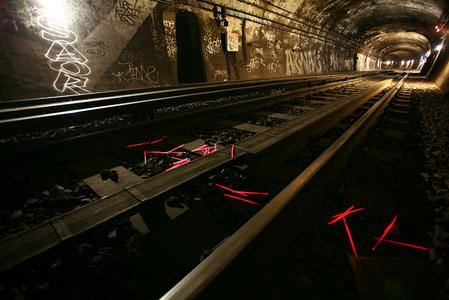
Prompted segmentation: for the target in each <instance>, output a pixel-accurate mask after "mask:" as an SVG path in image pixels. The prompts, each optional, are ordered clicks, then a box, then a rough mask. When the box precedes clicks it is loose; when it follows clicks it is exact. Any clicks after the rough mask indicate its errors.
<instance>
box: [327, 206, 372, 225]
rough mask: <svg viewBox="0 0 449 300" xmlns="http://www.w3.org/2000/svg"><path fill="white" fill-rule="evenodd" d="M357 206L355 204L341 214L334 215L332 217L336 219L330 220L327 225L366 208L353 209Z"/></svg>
mask: <svg viewBox="0 0 449 300" xmlns="http://www.w3.org/2000/svg"><path fill="white" fill-rule="evenodd" d="M354 207H355V205H353V206H351V207H350V208H348V209H347V210H346V211H344V212H342V213H341V214H336V215H334V216H332V217H331V218H332V219H334V220H332V221H330V222H329V223H327V225H332V224H334V223H337V222H338V221H340V220H342V219H344V218H346V217H347V216H349V215H350V214H353V213H355V212H358V211H361V210H364V208H357V209H354V210H352V209H353V208H354Z"/></svg>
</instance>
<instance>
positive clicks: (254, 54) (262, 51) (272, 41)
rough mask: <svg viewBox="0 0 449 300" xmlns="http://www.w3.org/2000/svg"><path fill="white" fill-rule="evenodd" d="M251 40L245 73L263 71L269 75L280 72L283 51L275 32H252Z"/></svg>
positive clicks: (261, 30)
mask: <svg viewBox="0 0 449 300" xmlns="http://www.w3.org/2000/svg"><path fill="white" fill-rule="evenodd" d="M252 40H253V42H252V43H251V44H252V45H251V50H250V54H249V60H248V64H247V65H246V71H247V72H248V73H252V72H256V71H259V72H260V71H262V72H264V71H265V72H268V73H271V74H272V73H278V72H280V71H281V60H282V55H283V51H282V42H281V41H280V40H279V39H278V38H277V33H276V31H274V30H269V29H267V28H259V29H257V30H256V31H255V32H254V35H253V37H252Z"/></svg>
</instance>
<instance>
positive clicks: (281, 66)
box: [0, 0, 379, 99]
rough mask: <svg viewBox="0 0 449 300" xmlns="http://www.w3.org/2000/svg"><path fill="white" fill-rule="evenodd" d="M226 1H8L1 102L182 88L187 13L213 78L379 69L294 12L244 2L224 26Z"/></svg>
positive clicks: (0, 35)
mask: <svg viewBox="0 0 449 300" xmlns="http://www.w3.org/2000/svg"><path fill="white" fill-rule="evenodd" d="M226 2H228V1H219V0H216V1H215V2H210V1H191V2H188V1H186V3H185V4H167V3H166V2H164V3H163V2H157V1H146V0H132V1H131V0H128V1H127V0H108V1H92V0H83V1H74V0H61V1H56V2H55V1H46V0H33V1H31V0H30V1H29V0H20V1H13V0H9V1H1V2H0V17H1V23H0V39H1V40H2V41H3V45H2V47H1V49H0V98H1V99H18V98H35V97H47V96H54V95H67V94H82V93H90V92H100V91H109V90H121V89H136V88H149V87H158V86H168V85H177V84H178V70H179V65H178V60H177V58H178V54H179V53H178V49H177V32H176V28H177V24H176V19H177V18H176V15H177V12H178V11H180V10H182V11H188V12H191V13H193V14H194V15H195V16H196V17H197V20H198V22H199V28H200V34H199V36H200V44H201V45H196V47H199V49H200V51H201V53H202V56H203V57H202V59H203V61H204V73H205V78H206V80H207V81H226V80H245V79H257V78H271V77H283V76H295V75H300V74H311V73H325V72H334V71H346V70H353V69H355V68H356V69H357V70H360V71H364V70H374V69H376V68H377V67H378V66H379V62H378V57H377V56H376V55H374V54H373V53H371V52H369V51H366V52H364V51H363V50H359V49H360V47H358V46H357V45H352V44H351V41H350V40H345V39H344V38H343V37H342V36H336V35H335V34H333V33H332V32H330V31H327V30H324V29H323V30H321V29H320V28H317V27H313V26H312V25H310V24H303V23H298V22H296V21H295V20H294V19H292V18H288V17H287V16H286V15H285V11H284V15H282V14H279V13H278V14H276V13H273V12H268V11H267V10H265V9H264V7H261V8H259V7H257V6H255V5H254V4H251V5H250V4H247V3H245V1H238V5H234V6H232V5H231V7H228V9H227V10H226V12H225V13H224V14H223V16H224V17H225V19H226V22H227V23H228V26H227V27H225V26H224V22H223V21H224V20H222V22H218V21H217V20H216V19H219V18H220V17H217V18H215V19H214V14H213V9H214V3H218V4H224V5H226ZM231 3H234V1H233V2H231ZM235 3H237V1H235ZM218 10H219V11H218V15H221V11H220V7H218ZM278 12H279V11H278ZM228 44H229V45H228ZM228 46H230V47H231V48H232V46H236V49H228ZM235 50H237V51H235ZM357 52H360V53H358V54H357V60H355V59H354V56H355V53H357ZM354 63H355V66H354Z"/></svg>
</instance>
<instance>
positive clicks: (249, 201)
mask: <svg viewBox="0 0 449 300" xmlns="http://www.w3.org/2000/svg"><path fill="white" fill-rule="evenodd" d="M223 196H226V197H228V198H232V199H236V200H239V201H243V202H247V203H251V204H254V205H260V203H257V202H254V201H251V200H248V199H245V198H240V197H237V196H233V195H229V194H223Z"/></svg>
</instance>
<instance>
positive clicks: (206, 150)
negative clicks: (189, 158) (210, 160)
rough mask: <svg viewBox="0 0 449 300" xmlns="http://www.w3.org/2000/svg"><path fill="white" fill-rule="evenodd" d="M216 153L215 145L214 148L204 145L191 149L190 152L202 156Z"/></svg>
mask: <svg viewBox="0 0 449 300" xmlns="http://www.w3.org/2000/svg"><path fill="white" fill-rule="evenodd" d="M215 151H217V144H215V145H214V146H209V145H208V144H204V145H202V146H199V147H197V148H195V149H193V150H192V151H191V152H202V154H203V156H206V155H209V154H211V153H213V152H215Z"/></svg>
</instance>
